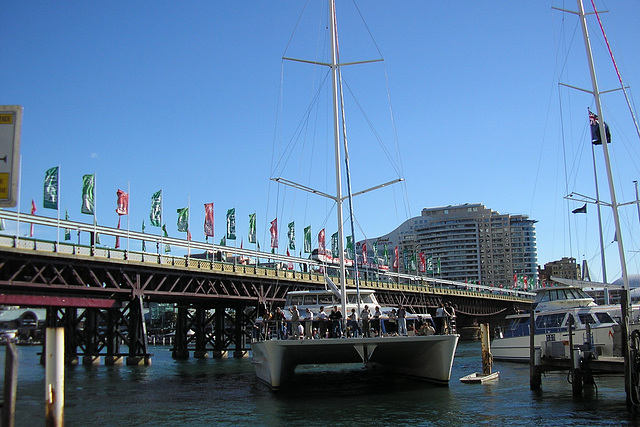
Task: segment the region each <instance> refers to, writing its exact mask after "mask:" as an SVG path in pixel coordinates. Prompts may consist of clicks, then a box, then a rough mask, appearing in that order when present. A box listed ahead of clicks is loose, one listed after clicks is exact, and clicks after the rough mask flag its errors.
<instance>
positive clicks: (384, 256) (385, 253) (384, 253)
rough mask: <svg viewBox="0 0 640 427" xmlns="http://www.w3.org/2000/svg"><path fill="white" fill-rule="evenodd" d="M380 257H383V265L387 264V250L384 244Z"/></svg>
mask: <svg viewBox="0 0 640 427" xmlns="http://www.w3.org/2000/svg"><path fill="white" fill-rule="evenodd" d="M382 258H383V259H384V261H383V262H384V265H389V251H388V250H387V245H386V244H385V245H384V251H383V252H382Z"/></svg>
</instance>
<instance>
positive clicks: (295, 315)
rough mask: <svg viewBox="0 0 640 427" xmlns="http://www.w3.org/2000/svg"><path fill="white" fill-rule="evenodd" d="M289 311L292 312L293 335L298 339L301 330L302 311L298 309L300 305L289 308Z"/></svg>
mask: <svg viewBox="0 0 640 427" xmlns="http://www.w3.org/2000/svg"><path fill="white" fill-rule="evenodd" d="M289 313H291V332H293V337H294V338H295V339H298V337H299V335H300V331H299V330H298V325H299V324H300V312H299V311H298V306H297V305H294V306H293V307H291V308H289Z"/></svg>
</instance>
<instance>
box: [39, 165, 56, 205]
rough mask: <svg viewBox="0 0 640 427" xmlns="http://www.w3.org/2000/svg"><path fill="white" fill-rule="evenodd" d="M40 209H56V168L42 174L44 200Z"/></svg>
mask: <svg viewBox="0 0 640 427" xmlns="http://www.w3.org/2000/svg"><path fill="white" fill-rule="evenodd" d="M42 207H43V208H47V209H58V166H56V167H54V168H51V169H47V171H46V172H45V173H44V200H43V201H42Z"/></svg>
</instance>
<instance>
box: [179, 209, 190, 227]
mask: <svg viewBox="0 0 640 427" xmlns="http://www.w3.org/2000/svg"><path fill="white" fill-rule="evenodd" d="M177 212H178V231H180V232H182V233H188V232H189V208H180V209H178V210H177Z"/></svg>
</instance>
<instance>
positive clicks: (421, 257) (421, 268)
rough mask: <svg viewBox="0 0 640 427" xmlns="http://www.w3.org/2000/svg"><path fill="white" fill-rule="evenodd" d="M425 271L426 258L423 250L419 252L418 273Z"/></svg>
mask: <svg viewBox="0 0 640 427" xmlns="http://www.w3.org/2000/svg"><path fill="white" fill-rule="evenodd" d="M426 271H427V258H426V257H425V255H424V252H420V273H424V272H426Z"/></svg>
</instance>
